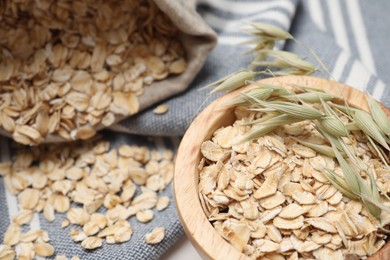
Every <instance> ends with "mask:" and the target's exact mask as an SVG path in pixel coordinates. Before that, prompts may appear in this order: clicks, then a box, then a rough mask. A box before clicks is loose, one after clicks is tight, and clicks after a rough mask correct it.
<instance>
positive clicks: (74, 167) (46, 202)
mask: <svg viewBox="0 0 390 260" xmlns="http://www.w3.org/2000/svg"><path fill="white" fill-rule="evenodd" d="M0 176H3V179H4V183H5V186H6V188H7V189H8V191H9V192H10V193H11V194H13V195H15V196H17V197H18V203H19V207H20V211H19V213H18V214H17V215H15V216H13V217H12V223H11V224H10V226H9V227H8V230H7V232H6V233H5V235H4V240H3V245H1V246H0V256H5V255H7V256H8V255H9V256H12V255H13V256H15V254H18V257H21V256H22V255H24V254H26V256H25V257H26V258H25V259H33V257H34V256H35V255H39V256H51V255H53V254H54V253H55V248H54V247H53V245H51V244H50V239H49V236H48V233H47V232H46V231H44V230H30V231H27V232H26V233H23V232H22V229H21V227H22V225H25V224H28V223H30V221H31V220H32V217H33V214H34V213H37V212H38V213H40V214H43V216H44V217H45V219H46V220H47V221H49V222H52V221H54V220H55V218H56V213H57V212H58V213H65V214H66V219H64V220H63V221H62V222H61V227H62V228H69V235H70V237H71V238H72V239H73V241H75V242H80V243H81V246H82V247H83V248H85V249H95V248H98V247H101V246H102V244H103V241H105V242H106V243H107V244H114V243H123V242H126V241H129V240H130V239H131V236H132V233H133V227H132V226H131V225H130V223H129V222H128V219H129V218H131V217H135V218H136V219H137V220H138V221H139V222H141V223H146V222H150V221H151V220H152V219H153V218H154V216H155V214H158V212H159V211H162V210H164V209H166V208H167V207H168V206H169V203H170V199H169V197H167V196H162V195H160V194H159V192H160V191H163V190H164V189H165V188H166V187H167V186H168V185H169V184H170V182H171V181H172V178H173V153H172V151H170V150H164V151H157V150H153V149H149V148H147V147H138V146H129V145H122V146H120V147H119V148H118V149H110V145H109V143H108V142H106V141H84V142H81V143H79V144H73V143H72V144H62V145H58V146H49V145H42V146H39V147H33V148H30V149H28V150H26V149H25V150H21V151H20V152H19V153H17V154H16V155H15V158H14V160H13V161H12V162H3V163H1V164H0ZM100 208H104V209H105V210H104V213H101V210H99V209H100ZM154 208H155V209H156V210H154ZM70 225H72V226H79V227H80V228H81V229H74V228H70V227H69V226H70ZM59 228H60V227H59ZM164 234H165V233H164V228H156V229H155V230H153V232H152V233H150V234H148V235H146V236H145V242H146V243H148V244H156V243H159V242H161V241H162V239H163V238H164ZM15 246H19V247H21V248H26V249H23V250H21V251H20V252H19V251H17V252H18V253H16V252H15V250H14V247H15ZM21 254H22V255H21Z"/></svg>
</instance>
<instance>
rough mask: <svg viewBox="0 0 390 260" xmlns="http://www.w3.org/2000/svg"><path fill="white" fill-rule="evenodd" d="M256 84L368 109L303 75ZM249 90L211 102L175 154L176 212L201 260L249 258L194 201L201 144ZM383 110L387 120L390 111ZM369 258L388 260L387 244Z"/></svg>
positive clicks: (361, 99) (340, 87) (346, 90)
mask: <svg viewBox="0 0 390 260" xmlns="http://www.w3.org/2000/svg"><path fill="white" fill-rule="evenodd" d="M259 82H261V83H263V84H271V85H281V86H289V85H290V86H291V85H292V84H297V85H301V86H308V87H315V88H320V89H323V90H325V91H326V92H328V93H330V94H333V95H335V96H337V97H344V98H345V99H346V100H348V102H349V103H350V104H351V105H352V106H355V107H359V108H362V109H365V110H367V109H368V106H367V102H366V98H365V95H364V94H363V93H362V92H360V91H358V90H356V89H354V88H352V87H349V86H346V85H344V84H341V83H338V82H335V81H330V80H326V79H321V78H315V77H307V76H286V77H276V78H268V79H264V80H261V81H259ZM253 87H255V86H253V85H251V86H247V87H245V88H244V89H241V90H237V91H234V92H231V93H229V94H227V95H224V96H222V97H220V98H218V99H217V100H215V101H214V102H213V103H211V104H210V105H209V106H208V107H207V108H206V109H205V110H204V111H203V112H201V113H200V114H199V115H198V116H197V118H196V119H195V120H194V121H193V123H192V124H191V125H190V127H189V128H188V130H187V132H186V133H185V135H184V137H183V139H182V142H181V144H180V146H179V150H178V153H177V157H176V164H175V175H174V193H175V198H176V203H177V208H178V212H179V215H180V218H181V221H182V224H183V226H184V230H185V232H186V234H187V237H188V238H189V239H190V240H191V242H192V244H193V245H194V247H195V248H196V249H197V251H198V253H199V254H200V255H201V256H202V257H203V258H204V259H240V260H241V259H249V258H248V257H247V256H246V255H244V254H242V253H241V252H239V251H237V250H236V249H235V248H234V247H233V246H231V245H230V244H229V243H228V242H227V241H225V240H224V239H223V238H222V237H221V236H220V235H219V234H218V233H217V232H216V231H215V230H214V228H213V226H212V225H211V224H210V222H209V221H208V219H207V218H206V216H205V214H204V212H203V210H202V207H201V204H200V201H199V198H198V169H197V166H198V163H199V161H200V158H201V152H200V146H201V144H202V142H203V141H205V140H209V139H210V138H211V136H212V134H213V133H214V131H215V130H217V129H218V128H220V127H221V126H228V125H230V124H232V123H233V122H234V120H235V117H234V113H233V111H234V108H232V107H226V106H224V104H226V102H227V101H228V100H231V99H232V98H234V97H236V96H237V95H239V93H240V92H243V91H246V90H249V89H251V88H253ZM384 109H385V112H386V114H387V115H388V116H389V117H390V110H389V109H387V108H384ZM369 259H371V260H379V259H390V243H387V244H386V245H385V247H383V248H382V249H381V250H380V251H379V252H377V253H376V254H375V255H373V256H371V257H370V258H369Z"/></svg>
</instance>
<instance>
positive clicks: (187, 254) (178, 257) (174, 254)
mask: <svg viewBox="0 0 390 260" xmlns="http://www.w3.org/2000/svg"><path fill="white" fill-rule="evenodd" d="M160 259H161V260H183V259H185V260H201V259H202V258H201V257H200V255H199V254H198V253H197V252H196V250H195V248H194V247H193V246H192V244H191V242H190V241H189V240H188V238H187V237H186V236H185V235H184V236H183V237H181V238H180V239H179V241H177V243H176V244H175V245H174V246H173V247H171V248H170V249H169V250H168V251H167V252H166V253H165V254H164V255H162V257H161V258H160Z"/></svg>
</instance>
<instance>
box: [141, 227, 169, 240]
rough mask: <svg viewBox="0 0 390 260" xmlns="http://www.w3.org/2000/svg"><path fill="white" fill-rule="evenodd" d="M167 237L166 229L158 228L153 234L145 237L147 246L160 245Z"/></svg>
mask: <svg viewBox="0 0 390 260" xmlns="http://www.w3.org/2000/svg"><path fill="white" fill-rule="evenodd" d="M164 236H165V228H163V227H157V228H154V229H153V230H152V232H151V233H148V234H146V235H145V242H146V243H147V244H158V243H160V242H161V241H162V240H163V239H164Z"/></svg>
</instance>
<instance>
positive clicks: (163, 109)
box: [153, 105, 169, 115]
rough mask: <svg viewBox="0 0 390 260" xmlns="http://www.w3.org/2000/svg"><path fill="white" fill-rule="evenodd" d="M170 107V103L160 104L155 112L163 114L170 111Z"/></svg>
mask: <svg viewBox="0 0 390 260" xmlns="http://www.w3.org/2000/svg"><path fill="white" fill-rule="evenodd" d="M168 109H169V107H168V105H159V106H157V107H156V108H155V109H153V113H155V114H156V115H162V114H165V113H166V112H168Z"/></svg>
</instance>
